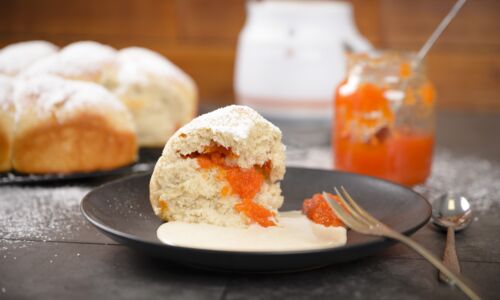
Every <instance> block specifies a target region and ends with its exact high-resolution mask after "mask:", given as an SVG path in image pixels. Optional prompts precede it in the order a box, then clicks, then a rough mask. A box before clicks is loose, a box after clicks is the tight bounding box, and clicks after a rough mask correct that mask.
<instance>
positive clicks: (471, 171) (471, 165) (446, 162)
mask: <svg viewBox="0 0 500 300" xmlns="http://www.w3.org/2000/svg"><path fill="white" fill-rule="evenodd" d="M414 190H415V191H417V192H419V193H420V194H422V195H424V196H425V197H426V198H427V199H429V201H430V202H432V201H434V200H435V199H436V198H437V197H439V196H440V195H442V194H443V193H445V192H447V191H454V192H455V193H458V194H461V195H464V196H465V197H466V198H467V199H468V200H469V201H470V202H471V205H472V207H473V209H474V210H475V211H477V212H480V213H484V212H486V211H488V210H489V209H490V208H492V207H493V206H498V205H499V204H500V163H498V162H492V161H488V160H486V159H482V158H479V157H476V156H472V155H468V156H458V155H456V154H454V153H452V152H451V151H450V150H447V149H440V150H438V151H437V153H436V155H435V156H434V162H433V167H432V174H431V177H430V178H429V179H428V180H427V182H426V183H425V184H423V185H419V186H416V187H414Z"/></svg>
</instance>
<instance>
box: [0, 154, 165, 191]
mask: <svg viewBox="0 0 500 300" xmlns="http://www.w3.org/2000/svg"><path fill="white" fill-rule="evenodd" d="M162 150H163V149H162V148H141V149H140V150H139V159H138V160H137V162H136V163H134V164H131V165H128V166H125V167H122V168H117V169H113V170H108V171H97V172H88V173H73V174H23V173H17V172H6V173H0V185H10V184H36V183H50V182H63V181H73V180H84V179H91V178H100V177H113V176H119V175H126V174H132V173H137V172H144V171H150V170H152V169H153V167H154V165H155V163H156V161H157V160H158V158H159V157H160V155H161V152H162Z"/></svg>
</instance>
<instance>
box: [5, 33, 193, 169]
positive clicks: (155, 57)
mask: <svg viewBox="0 0 500 300" xmlns="http://www.w3.org/2000/svg"><path fill="white" fill-rule="evenodd" d="M196 105H197V90H196V85H195V84H194V82H193V80H192V79H191V78H190V77H189V76H188V75H187V74H185V73H184V72H183V71H181V70H180V69H179V68H177V67H176V66H175V65H173V64H172V63H171V62H170V61H168V60H167V59H166V58H164V57H162V56H161V55H159V54H157V53H155V52H153V51H150V50H147V49H143V48H125V49H123V50H120V51H117V50H115V49H113V48H112V47H110V46H107V45H103V44H99V43H96V42H92V41H82V42H76V43H72V44H69V45H67V46H66V47H64V48H62V49H58V47H56V46H55V45H53V44H50V43H48V42H44V41H31V42H22V43H17V44H12V45H9V46H7V47H5V48H3V49H0V117H1V119H0V171H6V170H9V169H11V168H13V169H14V170H16V171H19V172H25V173H72V172H87V171H96V170H106V169H112V168H116V167H120V166H124V165H126V164H129V163H131V162H133V161H134V160H135V159H136V157H137V149H138V146H153V147H157V146H163V145H164V144H165V142H166V141H167V140H168V138H169V137H170V136H171V135H172V134H173V133H174V132H175V130H176V129H177V128H178V127H180V126H182V125H184V124H185V123H187V122H188V121H189V120H191V119H192V118H193V117H194V115H195V114H196Z"/></svg>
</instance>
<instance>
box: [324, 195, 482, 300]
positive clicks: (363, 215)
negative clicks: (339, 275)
mask: <svg viewBox="0 0 500 300" xmlns="http://www.w3.org/2000/svg"><path fill="white" fill-rule="evenodd" d="M334 189H335V193H336V194H337V196H338V197H339V202H341V203H342V206H344V207H345V208H343V207H342V206H341V205H340V204H339V203H337V201H335V200H333V199H331V198H330V197H329V196H328V194H327V193H325V192H323V197H324V198H325V199H326V201H327V202H328V204H329V205H330V207H331V208H332V210H333V211H334V212H335V214H336V215H337V216H338V217H339V218H340V219H341V220H342V222H344V224H345V225H347V226H348V227H350V228H351V229H352V230H354V231H357V232H359V233H362V234H366V235H375V236H382V237H387V238H391V239H394V240H397V241H399V242H401V243H403V244H405V245H406V246H408V247H410V248H412V249H413V250H415V251H416V252H417V253H418V254H420V255H422V256H423V257H424V258H425V259H427V260H428V261H429V262H430V263H431V264H432V265H433V266H434V267H436V268H437V269H438V270H439V271H441V272H442V273H443V274H444V275H446V276H448V278H450V279H451V283H452V284H456V285H457V286H458V287H459V288H460V289H461V290H462V291H463V292H464V293H465V294H466V295H467V296H469V298H470V299H480V297H479V296H478V295H477V294H476V293H475V292H474V291H473V290H472V289H471V288H470V287H469V286H468V285H467V284H466V283H465V282H464V280H463V278H462V277H461V276H460V275H458V274H455V273H453V272H451V271H450V270H449V269H448V268H447V267H445V266H444V265H443V264H442V263H441V261H440V260H439V259H438V258H437V257H435V256H434V255H432V253H430V252H429V251H428V250H426V249H425V248H424V247H422V246H420V245H419V244H418V243H417V242H415V241H413V240H412V239H410V238H409V237H407V236H405V235H403V234H401V233H399V232H397V231H394V230H392V229H391V228H389V227H387V226H386V225H385V224H383V223H382V222H380V221H379V220H377V219H376V218H375V217H373V216H372V215H371V214H369V213H368V212H366V211H365V210H364V209H362V208H361V207H360V206H359V205H358V204H357V203H356V202H355V201H354V200H353V199H352V197H351V196H350V195H349V193H348V192H347V191H346V189H344V187H343V186H341V187H340V189H341V190H342V193H341V192H339V190H338V189H337V188H336V187H335V188H334Z"/></svg>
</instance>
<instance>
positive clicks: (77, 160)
mask: <svg viewBox="0 0 500 300" xmlns="http://www.w3.org/2000/svg"><path fill="white" fill-rule="evenodd" d="M13 149H14V151H13V157H12V165H13V167H14V169H15V170H16V171H18V172H23V173H74V172H93V171H99V170H109V169H113V168H117V167H121V166H125V165H127V164H130V163H132V162H134V161H135V160H136V157H137V141H136V137H135V134H134V133H133V132H130V131H118V130H116V129H115V128H113V127H112V126H110V125H109V123H108V122H107V121H106V119H105V118H104V117H103V116H100V115H96V114H92V113H84V114H81V115H79V116H78V117H75V118H72V119H71V120H70V121H67V122H65V123H64V124H59V123H57V121H56V120H55V119H51V120H48V121H45V122H44V123H40V124H38V126H36V127H34V128H31V129H28V130H27V131H25V132H22V133H20V134H19V135H17V136H16V137H15V139H14V146H13Z"/></svg>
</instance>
